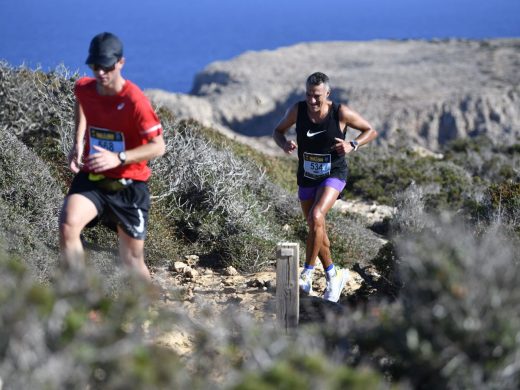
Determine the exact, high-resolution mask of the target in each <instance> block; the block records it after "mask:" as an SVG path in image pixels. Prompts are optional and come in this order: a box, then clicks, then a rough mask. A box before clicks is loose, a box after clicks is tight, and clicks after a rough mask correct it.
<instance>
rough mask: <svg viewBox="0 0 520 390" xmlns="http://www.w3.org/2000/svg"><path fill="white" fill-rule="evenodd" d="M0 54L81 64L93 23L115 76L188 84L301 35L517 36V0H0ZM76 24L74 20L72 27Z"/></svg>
mask: <svg viewBox="0 0 520 390" xmlns="http://www.w3.org/2000/svg"><path fill="white" fill-rule="evenodd" d="M1 10H2V12H1V13H0V34H1V36H2V37H5V38H4V39H2V40H1V41H0V60H4V61H7V62H8V63H9V64H10V65H12V66H20V65H22V64H24V65H25V66H27V67H29V68H32V69H34V68H40V69H42V70H43V71H51V70H54V69H55V68H56V67H57V66H59V65H60V64H63V65H64V66H65V67H66V68H67V69H68V70H70V71H71V72H75V71H77V72H79V73H80V74H87V75H88V74H90V71H89V69H88V67H87V66H86V65H85V64H84V61H85V59H86V56H87V51H88V45H89V42H90V39H91V38H92V37H93V36H94V35H95V34H97V33H99V32H102V31H111V32H113V33H115V34H116V35H118V36H119V37H120V38H121V39H122V41H123V43H124V46H125V57H126V60H127V62H126V65H125V69H124V75H125V77H127V78H128V79H130V80H132V81H133V82H135V83H136V84H138V85H139V86H140V87H141V88H143V89H152V88H158V89H163V90H166V91H170V92H180V93H189V92H190V90H191V88H192V84H193V81H194V79H195V76H196V74H197V73H198V72H200V71H202V70H203V69H204V68H205V67H206V66H207V65H209V64H210V63H212V62H215V61H226V60H229V59H232V58H234V57H236V56H239V55H241V54H242V53H245V52H247V51H259V50H275V49H278V48H281V47H286V46H292V45H295V44H298V43H303V42H329V41H373V40H417V39H419V40H445V39H472V40H473V39H477V40H481V39H495V38H517V37H520V23H519V22H518V15H520V1H518V0H496V1H495V2H494V3H493V4H489V3H488V2H484V1H470V0H437V1H433V0H424V1H423V2H421V4H416V2H414V1H413V0H395V1H394V2H392V3H391V4H389V3H388V2H386V1H384V0H366V1H364V2H363V3H361V2H345V1H342V0H325V1H324V2H322V3H321V5H320V8H319V9H317V8H316V6H315V5H314V3H313V2H311V1H309V0H300V1H295V0H286V1H275V0H264V1H262V2H260V1H257V0H251V1H250V2H248V3H243V2H240V1H239V0H222V1H221V2H218V3H217V2H214V1H212V0H198V1H195V2H188V1H187V0H179V1H177V2H174V3H172V2H170V1H169V0H153V1H151V2H149V3H148V4H146V5H143V4H142V3H141V2H138V1H136V0H127V1H123V0H113V1H111V2H109V3H106V2H101V1H99V0H92V1H86V0H77V1H75V2H74V4H73V5H70V4H69V2H66V1H65V0H50V1H49V2H48V3H42V2H38V1H35V0H18V1H16V2H4V3H3V4H2V5H1ZM80 26H83V27H80Z"/></svg>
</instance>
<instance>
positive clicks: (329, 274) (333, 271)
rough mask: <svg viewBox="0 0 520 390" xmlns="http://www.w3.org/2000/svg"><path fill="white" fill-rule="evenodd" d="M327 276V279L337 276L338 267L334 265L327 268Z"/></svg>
mask: <svg viewBox="0 0 520 390" xmlns="http://www.w3.org/2000/svg"><path fill="white" fill-rule="evenodd" d="M325 274H326V275H327V279H330V278H333V277H334V276H336V267H334V263H332V264H331V265H329V266H328V267H327V268H325Z"/></svg>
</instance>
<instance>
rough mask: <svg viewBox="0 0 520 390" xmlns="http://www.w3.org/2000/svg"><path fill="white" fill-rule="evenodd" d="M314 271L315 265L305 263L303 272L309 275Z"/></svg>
mask: <svg viewBox="0 0 520 390" xmlns="http://www.w3.org/2000/svg"><path fill="white" fill-rule="evenodd" d="M313 272H314V266H313V265H310V264H304V265H303V271H302V274H307V275H309V276H312V273H313Z"/></svg>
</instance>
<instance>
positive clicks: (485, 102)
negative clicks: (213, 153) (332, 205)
mask: <svg viewBox="0 0 520 390" xmlns="http://www.w3.org/2000/svg"><path fill="white" fill-rule="evenodd" d="M519 69H520V39H495V40H480V41H472V40H442V41H370V42H325V43H302V44H298V45H295V46H291V47H285V48H280V49H277V50H273V51H260V52H246V53H244V54H242V55H240V56H238V57H236V58H234V59H232V60H229V61H220V62H214V63H212V64H210V65H208V66H207V67H206V68H205V69H204V70H203V71H202V72H200V73H199V74H198V75H197V76H196V78H195V80H194V84H193V89H192V91H191V93H190V94H189V95H183V94H173V93H168V92H166V91H160V90H148V91H147V94H148V96H149V97H150V98H151V99H152V101H153V102H154V103H155V104H157V105H164V106H166V107H168V108H170V109H171V110H172V111H173V112H174V113H175V114H176V115H177V116H179V117H192V118H194V119H197V120H199V121H201V122H202V123H204V124H207V125H211V126H213V127H215V128H217V129H219V130H221V131H223V132H225V133H227V134H228V135H234V136H236V138H238V139H241V140H244V141H245V142H253V140H254V141H258V140H260V141H262V142H263V143H262V145H263V147H264V149H265V150H266V151H267V152H269V151H272V150H274V149H273V146H274V144H273V143H272V142H271V140H270V134H271V132H272V129H273V128H274V127H275V126H276V124H277V122H278V120H279V119H280V118H281V116H282V115H283V113H284V112H285V110H286V109H287V108H288V107H289V106H290V105H291V104H292V103H294V102H296V101H298V100H300V99H302V98H303V97H304V93H305V79H306V77H307V76H308V75H309V74H310V73H312V72H315V71H322V72H324V73H326V74H328V75H329V77H330V78H331V86H332V98H333V99H335V100H338V101H340V102H343V103H346V104H348V105H349V106H350V107H351V108H353V109H354V110H356V111H358V112H359V113H361V114H362V115H363V116H364V117H365V118H366V119H368V120H369V121H370V122H371V123H372V124H373V126H374V127H375V128H376V130H378V131H379V133H380V135H381V136H380V138H379V140H378V142H380V143H386V142H397V141H398V140H399V139H401V138H402V137H403V136H406V137H408V138H409V139H410V140H411V141H412V142H414V143H416V144H418V145H421V146H425V147H428V148H430V149H433V150H435V149H438V147H439V146H440V145H441V144H443V143H445V142H447V141H449V140H451V139H454V138H458V137H466V136H474V135H478V134H482V133H485V134H488V135H489V136H491V137H492V138H495V139H499V140H501V141H505V142H514V141H518V138H519V137H520V72H519ZM398 129H401V130H402V131H397V130H398ZM353 135H354V134H353Z"/></svg>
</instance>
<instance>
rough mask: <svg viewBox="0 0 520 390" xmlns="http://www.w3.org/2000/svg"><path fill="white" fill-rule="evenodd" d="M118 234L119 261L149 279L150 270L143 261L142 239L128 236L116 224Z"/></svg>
mask: <svg viewBox="0 0 520 390" xmlns="http://www.w3.org/2000/svg"><path fill="white" fill-rule="evenodd" d="M117 233H118V235H119V256H120V258H121V262H122V263H123V264H124V265H125V266H126V267H128V268H130V269H131V270H132V271H134V272H136V273H137V274H138V275H140V276H142V277H143V278H144V279H145V280H148V281H150V280H151V276H150V271H149V270H148V267H147V266H146V264H145V262H144V240H139V239H136V238H133V237H130V236H129V235H128V234H127V233H125V231H124V230H123V229H122V228H121V227H120V226H118V227H117Z"/></svg>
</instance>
